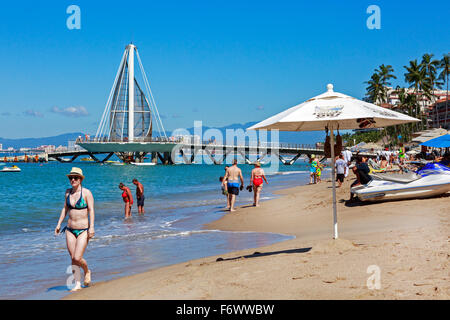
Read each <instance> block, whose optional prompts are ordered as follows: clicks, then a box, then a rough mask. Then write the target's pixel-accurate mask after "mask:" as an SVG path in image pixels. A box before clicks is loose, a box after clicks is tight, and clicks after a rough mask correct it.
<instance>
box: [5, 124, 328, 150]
mask: <svg viewBox="0 0 450 320" xmlns="http://www.w3.org/2000/svg"><path fill="white" fill-rule="evenodd" d="M255 123H256V122H247V123H244V124H240V123H234V124H230V125H228V126H224V127H220V128H215V127H208V126H203V127H202V132H203V134H204V133H205V131H207V130H208V129H217V130H219V131H220V132H221V133H222V136H223V139H224V140H225V139H226V130H227V129H232V130H236V129H243V130H244V131H245V129H247V128H249V127H250V126H252V125H254V124H255ZM186 130H187V131H188V132H190V133H191V134H193V133H194V128H188V129H186ZM171 133H172V132H167V134H171ZM154 135H156V133H155V132H154ZM78 136H83V137H84V133H81V132H73V133H65V134H61V135H57V136H52V137H43V138H23V139H6V138H1V137H0V143H1V144H2V145H3V149H7V148H8V147H13V148H14V149H19V148H36V147H39V146H41V145H55V146H59V145H62V146H67V142H68V141H75V139H76V138H78ZM92 136H93V135H91V137H92ZM267 140H268V142H272V139H271V136H270V134H268V137H267ZM324 140H325V132H324V131H306V132H283V131H280V132H279V142H280V143H298V144H314V143H316V142H323V141H324ZM224 142H226V141H224ZM273 142H275V141H273Z"/></svg>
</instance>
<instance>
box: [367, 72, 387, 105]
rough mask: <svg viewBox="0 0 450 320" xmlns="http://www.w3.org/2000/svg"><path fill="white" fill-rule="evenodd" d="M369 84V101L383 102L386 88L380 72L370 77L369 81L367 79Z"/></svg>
mask: <svg viewBox="0 0 450 320" xmlns="http://www.w3.org/2000/svg"><path fill="white" fill-rule="evenodd" d="M364 83H367V84H368V85H369V86H368V87H367V88H366V97H367V100H369V102H372V103H379V102H380V101H381V102H383V99H384V89H383V84H382V80H381V77H380V75H379V74H378V73H374V74H373V75H372V77H370V80H369V81H365V82H364Z"/></svg>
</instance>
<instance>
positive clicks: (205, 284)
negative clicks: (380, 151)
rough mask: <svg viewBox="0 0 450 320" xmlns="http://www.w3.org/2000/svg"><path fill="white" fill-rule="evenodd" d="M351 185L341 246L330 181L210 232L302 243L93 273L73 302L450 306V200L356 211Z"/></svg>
mask: <svg viewBox="0 0 450 320" xmlns="http://www.w3.org/2000/svg"><path fill="white" fill-rule="evenodd" d="M350 183H351V180H347V181H346V182H345V183H344V185H343V186H342V187H341V188H340V189H338V190H337V200H338V224H339V239H337V240H333V239H332V235H333V233H332V227H333V225H332V221H333V215H332V209H331V206H332V201H331V199H332V197H331V182H330V181H323V182H321V183H320V184H317V185H306V186H299V187H295V188H291V189H286V190H282V191H280V192H277V193H278V194H279V195H280V197H279V198H278V199H274V200H270V201H266V202H262V203H261V205H260V207H253V206H251V205H250V204H249V205H244V206H241V207H239V208H238V209H237V211H236V212H233V213H228V214H226V215H225V216H224V217H223V218H221V219H219V220H217V221H215V222H213V223H210V224H208V225H206V226H205V228H206V229H218V230H228V231H257V232H273V233H282V234H287V235H293V236H295V237H296V238H295V239H293V240H288V241H284V242H280V243H276V244H273V245H270V246H266V247H260V248H254V249H247V250H242V251H238V252H232V253H229V254H225V255H221V256H214V257H206V258H202V259H197V260H192V261H188V262H185V263H180V264H176V265H172V266H168V267H163V268H159V269H155V270H149V271H147V272H144V273H141V274H137V275H133V276H128V277H123V278H120V279H116V280H112V281H108V282H103V283H95V270H94V272H93V282H94V283H93V285H92V286H91V287H89V288H86V289H83V290H81V291H79V292H77V293H74V294H71V295H69V296H67V297H66V299H449V298H450V281H449V280H450V275H449V257H450V254H449V253H450V250H449V241H450V224H449V218H448V215H449V212H450V193H447V194H446V195H444V196H441V197H438V198H430V199H417V200H404V201H392V202H382V203H370V204H361V203H359V204H354V205H351V204H348V203H346V202H345V201H344V200H347V199H348V198H349V186H350ZM263 192H264V190H263ZM378 271H379V273H378ZM369 278H370V279H369ZM374 279H378V280H379V281H378V282H377V281H370V280H374ZM368 280H369V286H368ZM375 284H379V289H377V288H378V287H377V286H376V285H375Z"/></svg>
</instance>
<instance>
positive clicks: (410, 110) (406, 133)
mask: <svg viewBox="0 0 450 320" xmlns="http://www.w3.org/2000/svg"><path fill="white" fill-rule="evenodd" d="M395 91H396V92H397V95H398V100H399V101H398V102H397V104H396V105H395V108H396V109H398V111H400V112H403V113H407V114H408V115H409V116H410V117H417V115H416V114H415V113H414V111H415V108H414V107H415V106H416V95H414V94H410V93H407V92H406V89H405V88H400V87H399V86H397V88H396V89H395ZM399 128H400V133H401V134H402V136H403V141H409V137H410V135H411V133H412V129H413V124H411V123H406V124H403V125H400V126H399Z"/></svg>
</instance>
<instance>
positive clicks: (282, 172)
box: [273, 171, 308, 176]
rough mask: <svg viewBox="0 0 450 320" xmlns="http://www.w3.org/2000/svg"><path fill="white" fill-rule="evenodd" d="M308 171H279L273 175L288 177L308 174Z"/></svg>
mask: <svg viewBox="0 0 450 320" xmlns="http://www.w3.org/2000/svg"><path fill="white" fill-rule="evenodd" d="M307 172H308V171H279V172H275V173H273V175H282V176H284V175H288V174H300V173H307Z"/></svg>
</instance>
